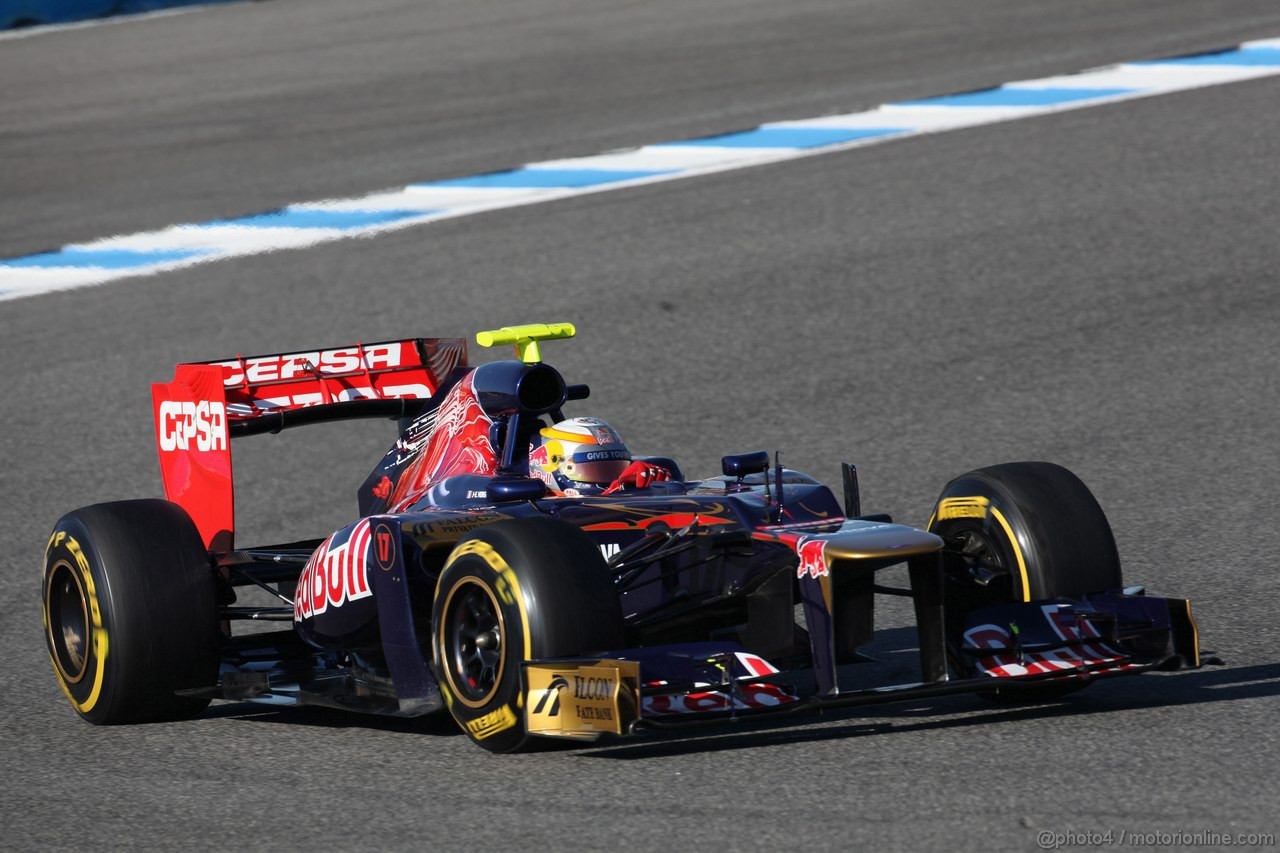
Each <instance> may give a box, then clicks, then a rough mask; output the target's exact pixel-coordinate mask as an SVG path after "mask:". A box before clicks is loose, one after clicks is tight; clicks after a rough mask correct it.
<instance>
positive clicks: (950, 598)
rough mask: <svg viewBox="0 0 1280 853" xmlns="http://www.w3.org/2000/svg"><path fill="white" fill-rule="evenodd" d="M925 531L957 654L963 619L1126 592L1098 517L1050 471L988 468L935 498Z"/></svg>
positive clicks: (1013, 688) (1081, 487)
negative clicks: (941, 579)
mask: <svg viewBox="0 0 1280 853" xmlns="http://www.w3.org/2000/svg"><path fill="white" fill-rule="evenodd" d="M929 532H931V533H935V534H937V535H938V536H940V537H942V539H943V541H944V542H945V543H946V551H945V565H946V606H947V611H948V615H949V618H948V622H949V633H951V635H952V639H953V641H955V642H956V644H957V645H958V644H959V634H960V631H961V630H962V626H963V621H964V616H965V614H967V613H969V612H971V611H973V610H975V609H978V608H981V607H987V606H990V605H994V604H1004V603H1008V602H1019V601H1037V600H1041V599H1048V598H1059V597H1062V598H1079V597H1080V596H1082V595H1084V594H1087V593H1094V592H1101V591H1103V590H1107V589H1118V588H1120V587H1122V586H1123V585H1124V581H1123V579H1122V576H1121V571H1120V557H1119V554H1118V553H1117V551H1116V544H1115V538H1114V537H1113V536H1112V533H1111V526H1110V525H1109V524H1108V523H1107V519H1106V516H1105V515H1104V514H1103V512H1102V508H1101V507H1100V506H1099V505H1098V502H1097V500H1096V499H1095V498H1094V496H1093V494H1092V493H1091V492H1090V491H1089V489H1088V487H1087V486H1085V484H1084V483H1083V482H1081V480H1080V478H1079V477H1077V476H1076V475H1075V474H1073V473H1071V472H1070V471H1068V470H1067V469H1066V468H1063V467H1062V466H1060V465H1054V464H1052V463H1049V462H1013V463H1008V464H1004V465H993V466H991V467H989V468H980V469H978V470H976V471H970V472H969V473H967V474H964V475H962V476H960V477H957V478H956V479H954V480H952V481H951V482H950V483H949V484H947V487H946V488H945V489H943V492H942V495H941V496H940V497H939V498H938V502H937V504H936V505H935V506H934V511H933V516H932V518H931V519H930V522H929ZM956 663H957V665H958V666H960V667H961V668H963V667H965V666H966V662H965V661H963V660H957V661H956ZM1087 683H1088V682H1087V681H1084V680H1077V681H1072V682H1069V683H1064V684H1040V685H1023V686H1018V685H1009V686H1008V687H1004V688H1002V689H1001V691H999V692H998V693H993V694H991V695H990V696H989V698H995V699H1000V700H1012V701H1029V700H1031V701H1034V700H1040V699H1046V698H1054V697H1057V696H1061V695H1063V694H1065V693H1070V692H1072V691H1074V690H1078V689H1080V688H1081V687H1084V686H1085V685H1086V684H1087Z"/></svg>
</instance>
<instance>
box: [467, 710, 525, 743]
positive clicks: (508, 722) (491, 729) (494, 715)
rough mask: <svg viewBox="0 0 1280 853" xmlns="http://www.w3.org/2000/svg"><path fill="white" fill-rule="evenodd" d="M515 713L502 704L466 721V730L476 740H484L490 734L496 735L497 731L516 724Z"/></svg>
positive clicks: (502, 730)
mask: <svg viewBox="0 0 1280 853" xmlns="http://www.w3.org/2000/svg"><path fill="white" fill-rule="evenodd" d="M516 722H517V720H516V715H515V713H514V712H513V711H512V710H511V709H510V708H508V707H507V706H506V705H503V706H502V707H501V708H498V709H497V710H496V711H490V712H489V713H487V714H485V715H484V716H483V717H477V718H476V719H474V720H471V721H470V722H469V723H467V731H469V732H471V734H472V735H473V736H474V737H475V739H476V740H484V739H485V738H487V737H489V736H490V735H496V734H497V733H498V732H504V731H506V730H507V729H509V728H511V727H512V726H514V725H515V724H516Z"/></svg>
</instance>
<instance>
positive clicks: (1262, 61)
mask: <svg viewBox="0 0 1280 853" xmlns="http://www.w3.org/2000/svg"><path fill="white" fill-rule="evenodd" d="M1130 64H1131V65H1280V48H1276V47H1246V48H1241V49H1240V50H1224V51H1222V52H1220V53H1198V54H1196V55H1195V56H1175V57H1173V58H1172V59H1153V60H1151V61H1149V62H1133V63H1130Z"/></svg>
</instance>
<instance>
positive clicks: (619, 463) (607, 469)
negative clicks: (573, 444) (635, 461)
mask: <svg viewBox="0 0 1280 853" xmlns="http://www.w3.org/2000/svg"><path fill="white" fill-rule="evenodd" d="M630 464H631V453H630V452H629V451H628V450H627V449H626V448H625V447H624V448H615V449H612V450H604V449H592V450H580V451H578V452H577V453H575V454H573V458H572V459H568V460H566V461H565V463H564V464H563V465H562V466H561V467H560V470H561V471H562V472H563V473H564V474H565V475H566V476H567V477H568V478H569V479H570V480H573V481H574V482H576V483H596V484H598V485H608V484H610V483H612V482H613V481H614V480H616V479H618V478H619V477H621V476H622V472H623V471H625V470H627V466H628V465H630Z"/></svg>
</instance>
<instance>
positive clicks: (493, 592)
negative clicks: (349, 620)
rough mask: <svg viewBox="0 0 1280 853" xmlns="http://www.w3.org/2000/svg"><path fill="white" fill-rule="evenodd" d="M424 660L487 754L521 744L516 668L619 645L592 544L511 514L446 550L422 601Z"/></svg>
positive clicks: (618, 626) (616, 613) (564, 528)
mask: <svg viewBox="0 0 1280 853" xmlns="http://www.w3.org/2000/svg"><path fill="white" fill-rule="evenodd" d="M432 626H433V629H432V630H433V644H432V645H433V659H434V664H435V669H436V673H437V677H438V678H439V680H440V684H441V687H442V688H443V690H444V692H445V699H446V702H447V704H448V706H449V711H450V713H451V714H452V715H453V718H454V719H455V720H457V722H458V724H459V725H460V726H462V728H463V729H464V730H465V731H466V732H467V734H468V735H469V736H470V737H471V739H472V740H473V741H474V742H475V743H477V744H479V745H480V746H482V747H484V748H485V749H487V750H489V751H490V752H516V751H520V750H523V749H528V748H529V747H530V746H531V745H533V744H534V743H537V741H533V742H532V743H531V739H530V736H529V735H528V734H527V733H526V732H525V727H524V719H523V717H524V714H523V710H524V701H523V700H524V697H523V695H522V678H521V672H520V667H521V663H522V662H524V661H525V660H531V659H537V658H555V657H578V656H585V655H590V654H593V653H596V652H601V651H605V650H607V649H618V648H622V647H623V646H625V644H626V643H625V633H624V630H623V622H622V606H621V603H620V601H619V598H618V593H617V591H616V590H615V589H614V588H613V581H612V579H611V577H610V574H609V570H608V567H607V566H606V565H605V562H604V558H603V557H602V556H601V554H600V549H599V548H597V547H596V545H595V543H594V542H592V541H591V539H590V537H588V536H587V535H586V534H585V533H583V532H582V531H581V530H579V529H578V528H576V527H574V526H573V525H571V524H567V523H565V522H562V521H557V520H553V519H549V518H521V519H512V520H509V521H500V522H497V523H495V524H491V525H487V526H485V527H482V528H480V529H479V530H477V531H476V532H474V533H472V534H471V535H469V536H467V537H466V538H464V539H463V540H461V541H460V542H459V543H458V545H457V547H456V548H454V550H453V553H452V554H451V555H450V557H449V560H448V562H447V563H446V564H445V568H444V570H443V571H442V572H441V574H440V580H439V583H438V584H437V586H436V596H435V602H434V604H433V606H432Z"/></svg>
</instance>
